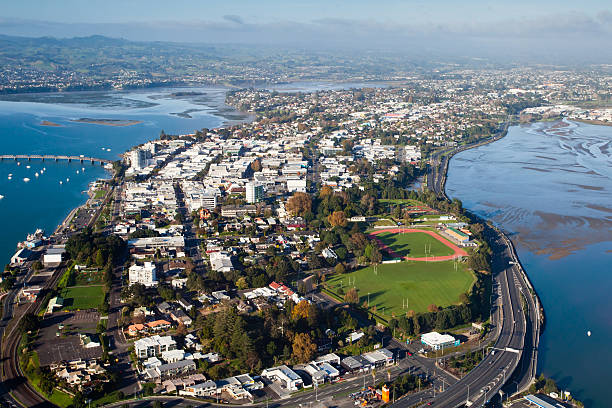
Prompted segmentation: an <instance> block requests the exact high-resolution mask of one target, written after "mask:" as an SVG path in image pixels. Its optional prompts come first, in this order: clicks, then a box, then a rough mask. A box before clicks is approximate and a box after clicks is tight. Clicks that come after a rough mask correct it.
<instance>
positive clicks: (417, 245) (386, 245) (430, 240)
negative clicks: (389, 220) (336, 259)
mask: <svg viewBox="0 0 612 408" xmlns="http://www.w3.org/2000/svg"><path fill="white" fill-rule="evenodd" d="M369 236H370V238H373V239H374V240H376V241H377V242H378V245H379V246H380V247H381V249H382V250H383V251H384V252H386V253H387V254H388V255H389V256H391V257H392V258H404V259H406V260H410V261H449V260H452V259H455V258H460V257H463V256H467V252H465V251H464V250H463V249H461V248H459V247H458V246H457V245H455V244H453V243H452V242H450V241H449V240H447V239H446V238H443V237H441V236H440V235H439V234H437V233H436V232H435V231H433V230H429V229H413V228H389V229H379V230H375V231H372V232H370V234H369Z"/></svg>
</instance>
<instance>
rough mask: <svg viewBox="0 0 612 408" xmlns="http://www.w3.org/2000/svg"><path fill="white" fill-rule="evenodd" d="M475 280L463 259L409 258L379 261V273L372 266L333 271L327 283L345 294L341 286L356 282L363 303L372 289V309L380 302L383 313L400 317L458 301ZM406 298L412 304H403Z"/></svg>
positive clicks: (380, 311) (378, 308)
mask: <svg viewBox="0 0 612 408" xmlns="http://www.w3.org/2000/svg"><path fill="white" fill-rule="evenodd" d="M455 266H456V269H457V270H455ZM349 281H350V286H349ZM474 281H475V277H474V275H473V274H472V273H471V272H470V271H468V269H467V268H466V267H465V265H464V264H462V263H460V262H457V263H455V262H454V261H441V262H412V261H405V262H398V263H393V264H382V265H378V266H377V268H376V273H374V267H372V266H369V267H367V268H362V269H359V270H356V271H355V272H351V273H346V274H339V275H333V276H330V277H328V279H327V281H326V282H325V285H326V286H327V288H328V289H329V290H331V291H332V292H334V293H336V294H338V295H339V296H341V297H342V293H341V292H342V291H340V288H341V287H342V290H343V291H344V292H346V291H347V290H348V289H349V288H350V287H353V285H354V286H355V288H357V291H358V293H359V304H363V302H367V300H368V293H369V294H370V309H372V308H373V307H374V306H376V310H377V313H378V314H380V315H381V316H384V317H391V313H395V315H396V316H398V317H399V316H400V315H402V314H404V313H406V312H407V311H408V310H414V311H415V312H417V313H419V312H426V311H427V307H428V306H429V305H431V304H432V303H433V304H435V305H437V306H442V307H443V306H449V305H452V304H457V303H459V296H460V295H461V294H462V293H466V292H468V291H469V290H470V288H471V287H472V284H473V283H474ZM406 299H407V302H408V307H402V303H404V304H405V302H406ZM383 308H384V315H383Z"/></svg>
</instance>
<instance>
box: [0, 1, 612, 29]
mask: <svg viewBox="0 0 612 408" xmlns="http://www.w3.org/2000/svg"><path fill="white" fill-rule="evenodd" d="M3 3H4V4H3V5H2V10H1V11H0V15H2V16H3V17H12V18H21V19H32V20H45V21H53V22H68V23H116V22H150V21H155V20H157V21H164V20H175V21H197V20H209V21H225V20H226V19H227V17H228V16H238V17H239V19H240V20H241V21H243V22H246V23H270V22H278V21H283V20H285V21H296V22H301V23H305V22H310V21H313V20H317V19H321V18H335V19H364V20H378V21H381V22H382V21H389V22H394V23H405V22H417V23H422V22H424V20H425V21H430V22H433V23H451V24H457V23H465V22H471V21H474V20H480V21H486V20H491V19H493V20H498V19H510V18H531V17H534V16H544V15H551V14H563V13H583V14H587V15H589V14H590V15H592V14H595V13H597V12H600V11H603V10H606V9H612V5H611V4H610V1H609V0H608V1H605V0H586V1H579V2H577V1H566V0H557V1H550V0H529V1H526V0H514V1H495V0H491V1H469V0H468V1H465V0H464V1H457V0H451V1H445V0H438V1H436V0H430V1H421V0H412V1H411V0H382V1H380V0H379V1H373V0H342V1H333V0H308V1H301V0H297V1H296V0H283V1H274V0H222V1H218V0H103V1H100V0H85V1H84V0H56V1H50V0H20V1H4V2H3Z"/></svg>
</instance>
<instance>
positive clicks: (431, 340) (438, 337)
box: [421, 332, 459, 350]
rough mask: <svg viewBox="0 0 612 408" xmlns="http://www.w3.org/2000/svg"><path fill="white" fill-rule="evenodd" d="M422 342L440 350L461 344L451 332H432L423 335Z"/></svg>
mask: <svg viewBox="0 0 612 408" xmlns="http://www.w3.org/2000/svg"><path fill="white" fill-rule="evenodd" d="M421 343H423V344H425V345H426V346H429V347H431V348H432V349H434V350H440V349H443V348H446V347H452V346H457V345H459V344H458V343H459V340H455V338H454V337H453V336H451V335H450V334H440V333H438V332H430V333H425V334H422V335H421Z"/></svg>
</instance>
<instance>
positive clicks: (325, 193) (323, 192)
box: [319, 185, 334, 198]
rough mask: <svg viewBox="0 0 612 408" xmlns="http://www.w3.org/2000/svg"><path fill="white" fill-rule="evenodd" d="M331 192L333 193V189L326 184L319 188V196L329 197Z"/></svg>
mask: <svg viewBox="0 0 612 408" xmlns="http://www.w3.org/2000/svg"><path fill="white" fill-rule="evenodd" d="M332 194H334V189H333V188H331V186H328V185H324V186H323V187H321V190H319V198H325V197H329V196H331V195H332Z"/></svg>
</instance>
